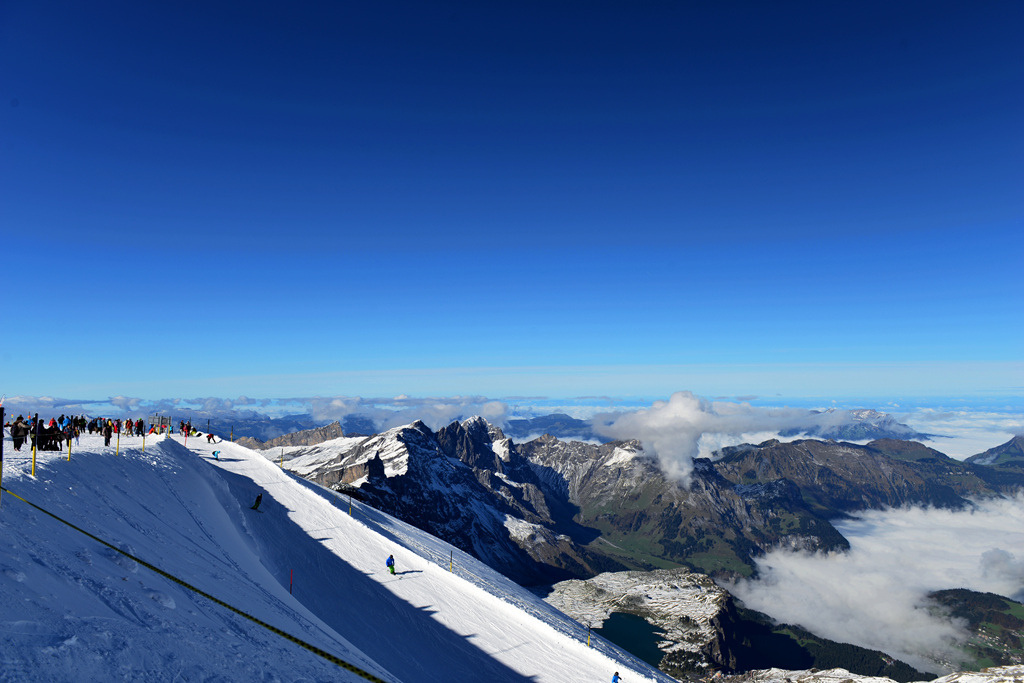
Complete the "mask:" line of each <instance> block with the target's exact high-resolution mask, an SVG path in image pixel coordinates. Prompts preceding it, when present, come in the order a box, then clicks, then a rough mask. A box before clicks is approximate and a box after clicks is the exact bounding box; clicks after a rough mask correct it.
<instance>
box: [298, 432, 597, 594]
mask: <svg viewBox="0 0 1024 683" xmlns="http://www.w3.org/2000/svg"><path fill="white" fill-rule="evenodd" d="M350 446H351V447H350V448H348V449H347V450H345V451H344V452H343V453H341V454H340V455H339V456H338V457H337V458H336V459H335V460H334V461H332V462H329V463H326V464H320V465H318V466H317V467H316V469H315V471H309V472H306V471H300V469H299V466H300V465H301V462H302V461H301V459H299V458H296V459H295V461H293V462H295V463H297V465H293V469H295V471H300V473H301V474H303V476H306V477H307V478H309V479H311V480H312V481H315V482H317V483H319V484H322V485H325V486H333V487H337V486H338V485H339V484H347V485H351V486H354V487H357V488H358V490H359V495H360V496H361V497H362V498H363V499H364V500H366V501H368V502H369V503H370V504H372V505H374V506H375V507H378V508H379V509H381V510H384V511H385V512H388V513H389V514H393V515H395V516H396V517H399V518H400V519H404V520H406V521H408V522H410V523H412V524H414V525H416V526H418V527H420V528H421V529H424V530H426V531H429V532H430V533H432V534H434V535H435V536H438V537H439V538H443V539H445V540H447V541H448V542H450V543H452V544H453V545H455V546H457V547H459V548H461V549H463V550H465V551H466V552H469V553H471V554H472V555H474V556H475V557H477V558H479V559H481V560H483V561H484V562H487V563H488V564H489V565H490V566H492V567H494V568H495V569H498V570H499V571H501V572H502V573H504V574H505V575H507V576H509V577H510V578H512V579H514V580H516V581H518V582H520V583H522V584H524V585H533V584H539V583H545V584H546V583H551V582H552V581H556V580H561V579H564V578H567V577H571V576H581V575H582V576H589V575H591V574H593V573H596V571H598V570H599V569H600V568H604V567H606V566H608V565H607V564H598V565H597V566H592V558H591V557H590V555H591V554H590V553H588V552H587V551H585V550H583V549H582V548H580V547H579V546H578V545H577V544H576V543H575V542H574V541H573V540H572V538H571V537H570V536H568V535H567V534H565V533H561V531H560V529H559V526H560V525H559V522H558V521H557V520H556V519H555V518H554V516H553V514H552V510H551V509H550V507H549V505H548V500H547V498H546V497H545V495H544V493H543V491H542V490H541V488H540V485H539V484H540V482H539V481H538V480H537V479H536V476H535V475H534V473H533V470H532V469H531V468H530V466H529V463H528V462H527V461H526V460H525V459H524V458H523V457H522V456H521V455H520V454H519V453H518V451H517V450H516V448H515V445H514V444H512V442H511V441H509V440H508V439H506V438H505V437H504V435H502V433H501V431H500V430H498V429H495V428H493V427H491V426H490V425H488V424H487V422H486V421H484V420H482V419H480V418H476V419H473V420H467V421H465V422H463V423H459V422H454V423H452V424H450V425H448V426H447V427H445V428H443V429H442V430H440V431H439V432H438V433H437V434H435V433H434V432H432V431H431V430H430V429H429V428H428V427H427V426H426V425H424V424H423V423H422V422H419V421H417V422H414V423H413V424H411V425H408V426H405V427H399V428H396V429H392V430H390V431H388V432H384V433H382V434H378V435H376V436H373V437H369V438H367V439H364V440H361V441H359V442H358V443H356V444H350ZM381 466H382V467H381ZM374 467H376V469H377V470H378V472H379V471H380V470H381V469H382V471H383V475H384V476H373V475H372V473H371V470H372V468H374ZM598 559H600V558H598Z"/></svg>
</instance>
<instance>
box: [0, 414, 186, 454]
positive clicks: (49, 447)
mask: <svg viewBox="0 0 1024 683" xmlns="http://www.w3.org/2000/svg"><path fill="white" fill-rule="evenodd" d="M185 425H186V423H185V422H184V421H182V423H181V433H183V434H187V433H189V432H191V431H192V425H191V424H188V429H189V432H186V431H185ZM4 428H5V429H8V430H9V431H10V433H11V439H12V441H13V442H14V450H16V451H20V450H21V447H22V446H23V445H25V442H26V440H28V441H30V442H31V444H32V448H34V449H36V450H40V451H59V450H63V448H64V443H65V442H68V443H70V442H71V440H72V439H74V440H75V443H78V438H79V437H80V436H81V435H82V434H84V433H86V432H88V433H89V434H102V435H103V445H104V446H109V445H110V441H111V439H113V438H114V436H117V435H124V436H133V435H134V436H145V435H146V434H169V433H170V432H171V426H170V425H164V424H156V423H154V424H152V425H150V427H149V430H148V431H147V430H146V423H145V422H144V421H143V420H142V418H141V417H140V418H138V419H137V420H132V419H131V418H128V419H121V418H116V419H115V418H103V417H94V418H92V419H89V418H88V417H86V416H85V415H77V416H75V415H61V416H60V417H52V418H50V420H49V422H47V421H46V420H45V419H40V418H39V413H36V414H35V415H29V416H28V417H27V418H26V417H25V416H24V415H18V417H17V418H15V419H14V421H12V422H7V423H6V424H4Z"/></svg>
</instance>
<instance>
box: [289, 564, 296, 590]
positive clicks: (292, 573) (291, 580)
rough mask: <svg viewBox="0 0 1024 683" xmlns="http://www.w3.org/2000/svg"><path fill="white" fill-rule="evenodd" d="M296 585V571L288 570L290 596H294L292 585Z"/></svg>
mask: <svg viewBox="0 0 1024 683" xmlns="http://www.w3.org/2000/svg"><path fill="white" fill-rule="evenodd" d="M293 583H295V570H294V569H289V570H288V595H291V594H292V584H293Z"/></svg>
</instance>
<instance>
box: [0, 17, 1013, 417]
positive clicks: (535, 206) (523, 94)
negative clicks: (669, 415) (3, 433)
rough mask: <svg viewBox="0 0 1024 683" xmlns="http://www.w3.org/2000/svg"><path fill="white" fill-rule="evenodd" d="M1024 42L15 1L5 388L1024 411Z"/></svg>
mask: <svg viewBox="0 0 1024 683" xmlns="http://www.w3.org/2000/svg"><path fill="white" fill-rule="evenodd" d="M1022 29H1024V4H1021V3H1020V2H1010V1H1007V2H992V3H968V2H963V3H943V2H938V3H937V2H921V3H915V2H907V3H881V2H870V3H863V2H858V3H853V2H849V3H844V2H836V3H810V2H806V3H802V2H795V3H760V2H756V3H693V2H642V3H623V2H588V3H580V2H490V3H469V2H465V3H463V2H442V3H423V2H415V3H412V2H409V3H406V2H393V3H387V4H381V3H358V4H356V3H350V2H323V3H313V2H299V3H287V4H286V3H246V4H244V5H240V4H238V3H224V2H202V3H199V2H196V3H175V4H168V5H164V6H155V4H154V3H138V2H124V3H116V2H99V3H58V2H37V1H33V2H25V1H22V0H11V1H9V2H7V3H4V4H3V6H2V7H0V60H2V78H0V152H2V157H0V233H2V239H3V244H4V257H3V269H4V271H3V274H4V278H3V281H4V283H5V289H6V290H7V292H8V296H7V297H5V300H6V301H7V302H8V306H7V310H8V311H9V312H10V315H7V316H5V320H7V321H8V325H7V326H6V328H7V330H8V333H6V334H4V335H3V340H2V341H0V368H2V372H0V376H2V378H3V383H4V384H5V386H4V387H0V391H6V392H7V393H9V394H10V393H27V394H34V395H39V394H69V393H77V394H78V395H88V396H92V397H95V396H97V395H107V394H110V395H114V394H120V393H125V394H128V395H138V396H144V397H149V398H158V397H166V396H171V395H175V396H177V395H183V396H192V395H220V396H232V395H240V394H246V395H264V396H274V395H308V394H343V395H355V394H364V395H365V394H370V395H387V394H391V393H409V394H418V395H430V394H432V393H439V394H448V393H453V392H455V393H481V394H485V395H492V396H501V395H508V394H545V395H561V396H573V395H577V394H578V393H589V392H590V391H591V390H592V386H591V385H592V384H593V382H592V381H591V382H585V381H579V378H580V377H581V376H582V375H585V374H587V373H590V378H591V379H593V377H594V376H601V374H602V372H601V368H618V369H617V370H614V371H612V370H609V372H608V375H607V383H608V386H607V388H606V389H605V393H607V394H609V395H637V394H641V395H650V396H665V395H667V394H668V393H671V392H672V391H675V390H685V389H692V390H695V391H698V392H701V391H704V392H707V393H712V394H714V393H719V392H718V391H716V389H715V387H716V383H715V376H714V373H711V375H710V376H709V375H707V374H706V373H704V372H703V370H701V368H704V369H707V368H714V369H716V372H719V373H720V375H721V384H722V385H723V386H728V387H729V389H726V390H725V391H733V390H734V389H733V387H736V388H735V391H737V392H739V393H755V394H756V393H769V392H772V393H774V392H776V391H781V392H783V393H787V394H789V395H793V396H806V395H837V396H841V395H844V394H849V393H857V394H858V395H863V394H862V389H863V387H861V386H858V387H857V388H856V389H854V388H853V384H858V385H859V384H863V380H864V378H865V377H866V376H869V377H877V378H878V382H879V384H880V386H878V395H879V396H885V395H899V394H901V393H915V394H921V393H937V394H942V395H947V396H948V395H956V394H957V393H960V392H963V393H971V392H974V393H985V392H988V393H995V394H1000V393H1007V392H1009V393H1014V392H1015V393H1016V395H1018V396H1019V395H1024V389H1022V387H1024V377H1022V376H1021V368H1022V363H1021V361H1022V360H1024V358H1022V347H1024V345H1022V340H1024V324H1022V320H1024V315H1022V313H1024V311H1022V306H1021V301H1022V295H1024V286H1022V277H1021V263H1022V256H1024V237H1022V229H1024V41H1021V40H1020V36H1021V34H1022ZM17 300H21V301H22V302H23V306H22V308H23V313H24V314H23V315H18V314H17V313H15V312H16V311H18V310H19V307H18V306H17V305H12V304H13V303H14V301H17ZM33 302H35V303H33ZM129 307H130V308H129ZM39 310H47V311H53V312H54V318H55V321H54V322H53V323H47V324H32V323H31V322H30V321H31V320H32V318H31V314H32V313H33V312H34V311H39ZM152 359H159V361H160V362H159V363H155V364H154V363H152ZM921 362H927V363H932V364H936V365H934V366H929V367H939V368H941V367H942V363H948V364H950V368H951V369H950V372H949V377H948V381H945V382H944V381H943V378H942V376H941V375H942V373H941V372H938V373H936V372H934V371H930V372H929V373H926V374H927V375H928V377H929V379H928V381H924V380H922V379H920V378H919V377H918V376H917V375H915V374H914V373H913V372H908V373H901V370H900V369H899V368H901V367H904V366H906V367H909V366H911V365H913V364H914V363H921ZM979 362H980V363H987V364H993V365H992V367H994V368H995V370H993V371H992V372H991V373H990V374H989V375H975V376H974V377H973V378H972V373H971V372H966V371H963V370H962V367H963V364H964V363H968V364H969V363H979ZM144 366H145V367H146V369H145V370H142V368H143V367H144ZM631 366H635V367H637V368H651V367H657V366H663V367H664V368H666V370H665V372H663V373H661V374H662V378H663V379H662V381H660V382H659V381H656V380H652V379H651V378H650V377H649V375H650V372H649V371H648V370H643V371H641V370H638V371H637V373H635V377H634V374H633V373H631V372H630V370H629V369H628V368H629V367H631ZM814 367H819V368H826V369H827V368H839V367H842V368H853V369H852V370H848V371H846V372H848V374H847V375H846V376H848V377H849V378H850V379H851V383H850V384H849V385H844V382H843V379H842V377H843V376H844V375H843V374H842V373H841V372H839V371H836V372H833V373H832V374H831V375H829V374H828V372H825V373H824V374H825V375H828V376H829V377H830V379H828V380H827V381H822V380H821V379H820V377H821V376H822V373H820V372H818V371H816V370H814V369H808V368H814ZM954 367H960V368H961V370H954V369H953V368H954ZM460 368H461V369H475V370H472V371H471V372H469V373H468V375H469V376H471V377H470V378H468V379H466V380H465V383H464V384H461V385H460V384H459V383H458V382H455V381H450V380H449V381H444V380H441V379H438V378H439V377H445V376H447V377H449V378H451V377H459V376H462V374H465V373H462V374H460V373H461V371H459V370H456V369H460ZM481 368H483V369H486V368H500V369H501V370H499V371H495V372H493V373H489V372H487V371H486V370H479V369H481ZM623 368H625V369H623ZM679 368H684V370H679ZM787 368H788V369H787ZM793 368H797V369H793ZM448 369H451V372H450V373H448V374H447V375H446V374H445V371H446V370H448ZM765 372H767V373H768V374H767V376H766V377H767V379H766V378H765V377H764V376H762V375H761V374H758V373H765ZM773 373H774V374H773ZM918 374H920V373H918ZM654 375H658V373H657V372H655V373H654ZM748 375H749V376H750V377H751V380H750V382H748V384H746V385H745V384H744V383H743V378H744V376H748ZM641 376H643V379H642V380H641V379H640V377H641ZM697 377H699V378H700V379H699V381H698V380H697V379H695V378H697ZM772 377H774V378H775V379H771V378H772ZM691 379H692V380H693V381H692V382H690V380H691ZM634 380H635V381H634ZM854 380H855V381H854ZM783 385H784V386H783ZM926 385H927V386H926ZM743 387H747V388H746V389H745V390H744V389H743ZM190 389H191V390H190Z"/></svg>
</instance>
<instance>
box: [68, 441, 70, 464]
mask: <svg viewBox="0 0 1024 683" xmlns="http://www.w3.org/2000/svg"><path fill="white" fill-rule="evenodd" d="M68 462H71V439H68Z"/></svg>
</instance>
